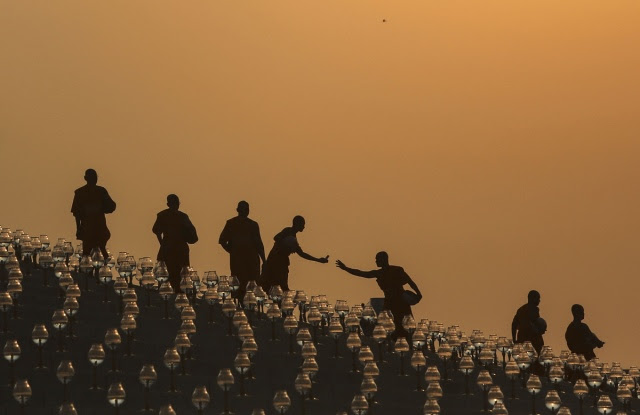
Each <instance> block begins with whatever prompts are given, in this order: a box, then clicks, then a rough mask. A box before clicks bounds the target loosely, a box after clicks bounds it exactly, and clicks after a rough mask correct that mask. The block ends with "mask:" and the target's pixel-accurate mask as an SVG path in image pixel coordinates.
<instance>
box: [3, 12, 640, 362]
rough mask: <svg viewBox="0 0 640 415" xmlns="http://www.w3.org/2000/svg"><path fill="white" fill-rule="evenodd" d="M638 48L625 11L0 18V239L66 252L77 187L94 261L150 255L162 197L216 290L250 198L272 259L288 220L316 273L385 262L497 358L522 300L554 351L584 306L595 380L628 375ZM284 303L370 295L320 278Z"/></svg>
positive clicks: (306, 268)
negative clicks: (108, 198)
mask: <svg viewBox="0 0 640 415" xmlns="http://www.w3.org/2000/svg"><path fill="white" fill-rule="evenodd" d="M383 19H386V22H385V23H383V22H382V20H383ZM639 25H640V3H638V2H637V1H636V0H613V1H601V0H599V1H593V0H581V1H576V0H565V1H561V2H558V1H555V0H554V1H547V0H537V1H518V2H514V1H507V0H493V1H492V0H487V1H484V0H482V1H480V0H467V1H455V0H448V1H446V2H443V1H434V0H426V1H406V2H383V1H370V0H369V1H359V0H354V1H348V2H345V1H340V2H338V1H328V2H327V1H323V2H310V1H302V2H301V1H280V0H276V1H269V2H267V1H257V0H256V1H249V0H242V1H234V2H226V1H210V0H207V1H205V0H199V1H187V2H177V1H167V0H162V1H157V0H154V1H150V0H148V1H143V0H136V1H109V2H106V1H93V2H82V1H65V0H59V1H56V2H46V1H28V0H22V1H19V2H16V1H11V0H0V51H1V52H2V53H0V74H1V75H2V76H1V77H0V97H1V98H0V149H1V150H2V155H3V157H2V166H3V171H4V173H5V174H4V178H5V181H4V185H3V190H4V192H3V194H4V197H3V201H4V203H2V204H1V205H0V224H1V225H2V226H9V227H12V228H13V229H15V228H24V229H25V230H26V231H27V232H31V233H37V234H39V233H48V234H49V235H51V236H53V237H58V236H65V237H68V238H71V237H73V235H74V221H73V217H72V216H71V214H70V213H69V209H70V206H71V199H72V196H73V190H74V189H75V188H76V187H79V186H80V185H82V184H83V183H82V174H83V171H84V169H86V168H87V167H94V168H95V169H96V170H97V171H98V174H99V176H100V184H102V185H104V186H105V187H107V188H108V190H109V191H110V193H111V195H112V196H113V198H114V199H115V200H116V202H117V203H118V209H117V211H116V212H115V213H114V214H113V215H110V216H109V217H108V223H109V226H110V228H111V232H112V234H113V237H112V240H111V241H110V244H109V246H110V248H111V249H112V251H118V250H127V251H129V252H131V253H133V254H134V255H136V256H137V257H140V256H144V255H155V253H156V250H157V246H156V244H157V241H156V240H155V236H154V235H153V234H152V233H151V231H150V229H151V225H152V224H153V221H154V219H155V213H157V212H158V211H159V210H161V209H163V208H164V199H165V196H166V194H168V193H171V192H175V193H177V194H178V195H179V196H180V197H181V199H182V208H183V210H184V211H185V212H187V213H188V214H189V215H190V216H191V218H192V220H193V222H194V223H195V225H196V226H197V227H198V230H199V233H200V242H199V243H198V244H197V245H195V246H193V247H192V262H193V264H194V266H195V267H196V268H197V269H198V270H200V271H201V272H202V271H205V270H209V269H216V270H218V272H219V273H226V272H228V261H227V257H226V256H225V253H224V251H223V250H222V249H221V248H220V247H219V246H218V245H217V238H218V235H219V232H220V230H221V229H222V226H223V225H224V221H225V220H226V219H228V218H229V217H231V216H233V214H234V213H235V211H234V208H235V204H236V203H237V201H238V200H240V199H246V200H248V201H249V202H250V203H251V207H252V217H253V218H254V219H256V220H257V221H258V222H259V223H260V225H261V229H262V233H263V239H264V241H265V245H266V246H267V249H269V248H270V247H271V238H272V237H273V235H274V234H275V233H277V232H278V231H280V230H281V229H282V228H283V227H284V226H288V225H289V223H290V220H291V218H292V217H293V216H294V215H295V214H302V215H304V216H305V217H306V218H307V229H306V230H305V232H304V233H303V234H301V235H300V237H299V240H300V242H301V245H302V246H303V248H305V250H307V251H308V252H310V253H311V254H313V255H316V256H319V255H325V254H330V255H331V260H333V259H337V258H340V259H342V260H344V261H345V262H346V263H347V264H348V265H350V266H354V267H359V268H365V269H366V268H373V267H374V266H375V264H374V261H373V257H374V255H375V253H376V252H377V251H379V250H382V249H384V250H387V251H388V252H389V254H390V256H391V262H392V263H394V264H398V265H402V266H404V267H405V269H406V270H407V272H408V273H409V274H410V275H412V276H413V277H414V279H415V280H416V282H417V283H418V284H419V285H420V287H421V289H422V290H423V292H424V293H425V299H424V300H423V302H422V303H421V304H420V305H419V306H418V307H416V309H415V314H416V316H417V317H421V318H422V317H424V318H429V319H437V320H439V321H442V322H444V323H445V324H446V325H451V324H460V325H461V326H462V328H463V330H466V331H467V332H470V331H471V330H472V329H474V328H481V329H483V330H484V331H485V333H486V334H489V333H497V334H499V335H508V333H509V327H510V322H511V318H512V316H513V312H514V311H515V309H516V308H517V307H518V306H519V305H521V304H522V303H523V302H524V301H525V299H526V293H527V291H528V290H529V289H532V288H535V289H538V290H539V291H540V292H541V293H542V303H541V314H542V316H543V317H545V318H546V319H547V321H548V323H549V332H548V334H547V336H546V341H547V344H550V345H551V346H552V347H553V348H554V350H555V351H556V352H559V351H560V349H562V348H564V347H565V345H564V341H563V336H564V330H565V327H566V325H567V324H568V322H569V320H570V318H571V317H570V311H569V308H570V306H571V304H573V303H574V302H581V303H582V304H583V305H584V306H585V308H586V314H587V318H586V322H587V323H589V324H590V326H591V327H592V329H593V330H594V331H595V332H596V333H597V334H598V335H600V337H601V338H602V339H603V340H605V341H606V342H607V345H606V346H605V348H604V349H602V350H601V351H600V352H599V355H600V357H602V358H603V359H604V360H606V361H612V360H620V361H621V362H623V364H627V365H628V364H631V363H633V364H640V360H639V359H638V357H637V355H636V354H635V349H636V346H635V342H636V341H638V340H640V339H639V338H638V335H637V333H638V332H639V330H638V329H639V327H638V324H637V323H636V319H635V318H634V316H635V314H636V308H635V304H636V303H637V292H638V289H639V288H640V282H638V279H637V275H638V271H640V260H639V259H638V255H637V251H638V246H639V243H638V235H640V219H638V212H639V211H640V196H639V194H638V192H637V184H638V183H639V182H640V180H639V179H640V167H639V163H638V162H637V159H638V155H639V154H640V152H639V150H640V140H639V139H638V136H639V132H640V121H639V117H638V115H637V108H639V107H640V77H638V73H640V54H638V53H637V45H638V44H640V32H639V31H638V30H637V27H638V26H639ZM290 281H291V285H292V287H298V288H305V289H307V291H308V292H309V293H326V294H328V295H329V296H330V298H332V299H337V298H346V299H349V300H351V301H364V300H366V298H368V297H369V296H372V295H379V294H380V292H379V290H378V288H377V286H376V285H375V283H373V282H372V281H366V280H361V279H357V278H355V277H350V276H348V275H347V274H345V273H343V272H340V271H339V270H338V269H336V268H335V267H334V266H333V261H331V262H330V264H329V265H321V264H316V263H308V262H304V261H303V260H302V259H299V258H294V259H292V266H291V274H290Z"/></svg>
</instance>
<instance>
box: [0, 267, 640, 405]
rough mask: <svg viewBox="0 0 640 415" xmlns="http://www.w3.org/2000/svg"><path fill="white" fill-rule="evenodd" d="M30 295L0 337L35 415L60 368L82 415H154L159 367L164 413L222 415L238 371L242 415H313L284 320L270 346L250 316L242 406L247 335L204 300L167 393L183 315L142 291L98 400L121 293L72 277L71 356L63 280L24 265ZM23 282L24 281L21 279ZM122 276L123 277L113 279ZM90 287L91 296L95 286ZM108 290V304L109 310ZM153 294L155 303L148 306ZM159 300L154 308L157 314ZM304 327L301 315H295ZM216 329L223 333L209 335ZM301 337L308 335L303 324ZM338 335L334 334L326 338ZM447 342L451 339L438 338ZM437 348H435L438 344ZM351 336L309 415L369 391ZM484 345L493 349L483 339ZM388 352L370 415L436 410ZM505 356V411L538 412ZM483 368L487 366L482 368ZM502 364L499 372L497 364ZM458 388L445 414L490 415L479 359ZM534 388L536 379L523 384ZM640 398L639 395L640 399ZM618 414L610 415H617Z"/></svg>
mask: <svg viewBox="0 0 640 415" xmlns="http://www.w3.org/2000/svg"><path fill="white" fill-rule="evenodd" d="M21 269H22V273H23V278H22V294H21V295H20V297H19V300H18V302H17V303H18V309H17V318H13V309H10V310H8V311H7V312H6V313H4V314H5V316H6V317H7V332H6V333H2V334H1V339H2V344H5V342H6V341H7V340H8V339H17V341H18V343H19V345H20V348H21V353H20V357H19V359H18V360H17V361H16V362H15V368H14V373H15V378H16V379H24V378H26V379H28V381H29V383H30V385H31V389H32V391H33V394H32V397H31V398H30V400H29V401H28V402H27V403H26V405H25V407H24V413H26V414H55V413H57V412H58V408H59V406H60V405H61V404H62V402H63V385H62V383H61V382H60V381H59V380H58V378H57V377H56V368H57V367H58V366H59V364H60V362H61V361H62V360H71V362H72V363H73V366H74V368H75V375H74V376H73V378H72V379H71V381H70V383H69V384H68V388H67V395H68V400H69V401H71V402H73V403H74V405H75V407H76V409H77V410H78V413H80V414H85V413H93V414H112V413H114V412H115V411H116V409H115V408H114V407H113V406H111V405H110V404H109V403H108V402H107V392H106V390H107V389H108V388H109V386H110V385H111V384H112V383H113V382H122V385H123V387H124V390H125V392H126V398H125V400H124V403H123V404H122V405H121V407H120V408H119V412H120V413H121V414H133V413H138V412H139V411H140V410H141V409H143V408H144V388H143V385H142V384H141V382H140V381H139V380H138V376H139V373H140V370H141V368H142V366H143V364H147V363H151V364H153V365H154V366H155V369H156V372H157V375H158V377H157V381H156V382H155V383H154V384H153V385H152V386H151V388H150V395H149V400H150V405H151V409H152V410H153V411H154V413H157V411H158V409H159V408H160V407H161V406H163V405H166V404H169V403H170V404H171V405H172V406H173V408H174V409H175V410H176V412H177V413H178V414H191V413H197V410H196V408H195V407H194V406H193V404H192V402H191V397H192V393H193V391H194V388H195V387H197V386H206V387H207V389H208V391H209V394H210V396H211V402H210V404H209V405H208V407H206V408H205V409H204V410H203V413H207V414H214V413H215V414H218V413H221V412H222V411H223V409H224V399H223V392H222V390H221V389H220V388H219V387H218V385H217V383H216V377H217V376H218V373H219V371H220V370H221V369H223V368H231V369H232V372H233V375H234V378H235V383H234V385H233V386H232V387H231V390H230V393H229V407H230V409H231V410H232V411H233V412H235V413H237V414H251V412H252V411H253V410H254V409H256V408H262V409H264V410H265V413H267V414H272V413H273V414H275V413H277V412H276V411H275V410H274V407H273V403H272V402H273V398H274V395H275V393H276V391H277V390H281V389H285V390H286V391H287V392H288V394H289V397H290V398H291V401H292V402H291V408H289V409H288V411H287V412H286V413H288V414H299V413H302V412H303V408H302V401H301V397H300V395H299V394H298V393H297V392H296V389H295V387H294V382H295V379H296V376H297V375H298V373H299V372H300V367H301V365H302V362H303V359H302V357H301V354H300V352H301V347H300V346H299V345H298V344H295V345H294V347H293V351H294V354H293V355H290V354H289V353H288V352H289V346H290V344H289V335H288V334H287V333H286V332H285V331H284V328H283V323H282V321H283V319H282V318H279V319H277V321H276V324H275V327H276V329H275V332H276V336H277V338H278V340H276V341H272V340H271V337H272V326H271V322H270V321H269V320H268V319H267V317H266V316H265V314H262V313H256V312H248V313H247V314H249V318H250V321H251V323H252V327H253V333H254V336H255V341H256V343H257V345H258V351H257V353H256V354H255V356H254V357H253V359H252V369H251V372H252V375H253V376H254V377H255V379H252V380H247V381H245V390H246V392H247V394H248V395H247V396H239V391H240V375H239V373H238V372H237V371H236V370H234V359H235V358H236V355H237V353H238V351H239V350H240V348H241V346H242V342H241V341H240V339H239V337H238V335H237V333H238V329H237V327H233V329H232V333H233V334H232V335H228V328H229V319H228V318H227V317H226V316H225V315H223V313H222V310H221V305H220V304H219V303H218V304H215V305H213V306H210V305H209V304H207V302H206V301H205V299H204V298H199V299H197V300H196V301H195V302H194V303H193V305H194V309H195V313H196V316H195V326H196V328H197V330H196V332H195V333H194V334H193V335H192V337H191V343H192V347H191V351H190V355H191V356H190V357H191V359H187V360H186V375H182V374H181V371H182V369H181V366H180V365H178V367H177V368H176V370H175V372H176V376H175V385H176V387H177V389H178V392H172V393H170V392H168V391H169V389H170V378H171V376H170V371H169V369H168V368H167V367H166V366H165V365H164V364H163V356H164V354H165V352H166V350H167V348H170V347H173V346H174V339H175V338H176V334H177V333H178V330H179V329H180V323H181V320H180V312H179V311H178V309H177V308H176V307H175V306H174V298H175V295H172V296H171V299H170V300H169V301H168V304H169V315H170V319H168V320H165V319H163V315H164V307H163V305H164V303H163V300H162V298H161V297H160V295H159V293H158V291H157V289H156V290H152V291H147V290H145V289H144V288H142V287H140V286H134V287H133V288H134V289H135V291H136V294H137V304H138V306H139V311H140V313H139V316H138V318H137V328H136V329H135V330H134V337H135V340H134V341H133V343H132V345H131V351H132V353H133V356H131V357H126V356H123V354H124V351H125V349H126V343H127V339H126V335H125V333H124V331H123V330H120V334H121V336H122V344H121V345H120V346H119V347H118V348H117V356H116V360H117V365H118V368H119V372H116V373H108V372H109V369H111V367H112V355H111V353H110V352H109V349H108V348H107V347H106V346H105V351H106V352H107V355H106V358H105V360H104V362H103V363H102V364H101V365H99V366H98V368H97V381H98V386H99V387H100V389H98V390H91V389H90V386H91V385H92V382H93V379H92V366H91V364H90V362H89V360H88V357H87V353H88V351H89V348H90V347H91V345H92V344H93V343H104V341H105V333H106V331H107V330H108V329H110V328H120V323H121V319H122V316H121V315H120V314H119V313H120V298H119V297H118V295H117V294H116V292H115V291H114V288H113V287H114V283H113V282H111V283H109V284H108V286H107V287H105V286H104V285H102V284H100V285H98V284H97V281H96V279H95V278H94V277H93V276H91V277H87V276H86V275H84V274H82V273H76V272H73V273H72V275H73V278H74V279H75V281H76V283H78V285H79V287H80V289H81V295H80V297H79V298H78V303H79V305H80V306H79V311H78V313H77V314H76V316H75V318H74V320H75V322H74V324H73V334H74V336H73V337H68V333H69V331H68V327H67V328H65V329H63V330H62V332H63V333H64V338H63V340H62V341H63V344H64V348H65V350H64V351H63V352H57V351H56V349H57V346H58V345H59V343H58V341H59V337H58V334H59V333H58V332H56V330H55V329H54V328H53V326H52V315H53V313H54V311H55V310H57V309H61V308H62V306H63V303H64V298H62V297H61V296H60V295H59V294H60V292H61V291H60V288H59V286H58V278H56V277H54V276H53V272H52V271H47V274H48V277H47V279H48V282H49V284H48V286H47V287H45V286H44V284H43V281H44V276H43V273H44V272H45V271H43V270H42V269H37V268H33V266H32V265H30V264H29V263H27V264H22V265H21ZM2 272H3V291H4V290H6V281H7V278H8V277H9V273H8V272H7V270H6V269H3V270H2ZM15 275H17V274H16V273H15V272H14V273H13V276H14V277H15ZM115 275H116V273H115V272H114V276H115ZM86 283H88V289H85V284H86ZM105 288H106V291H107V296H108V299H109V302H108V303H105V302H103V299H104V296H105V294H104V293H105ZM148 294H150V296H149V297H147V295H148ZM148 299H149V300H150V303H151V306H150V307H149V306H147V301H148ZM210 312H212V314H210ZM293 314H294V315H295V316H296V317H298V315H299V313H298V309H297V308H296V309H294V313H293ZM211 316H212V317H213V320H214V322H213V323H209V321H208V320H209V318H210V317H211ZM361 322H362V324H363V326H364V327H363V328H364V330H363V335H362V336H361V339H362V345H369V346H370V347H371V350H372V351H373V353H374V355H375V359H376V360H377V359H378V353H379V352H378V350H379V349H378V344H377V343H376V342H375V340H374V339H373V338H372V337H371V328H372V327H373V324H371V325H370V326H369V325H367V324H366V322H365V321H364V320H361ZM37 323H43V324H45V325H46V327H47V330H48V331H49V338H48V341H47V342H46V344H45V345H44V348H43V357H44V364H45V365H46V366H47V369H35V366H36V365H37V363H38V349H37V347H36V346H35V344H34V342H33V341H32V339H31V336H32V330H33V328H34V325H35V324H37ZM299 327H300V328H302V327H308V328H309V329H310V331H311V332H313V330H312V329H311V327H310V325H309V324H307V323H303V322H300V323H299ZM327 333H328V332H327ZM442 335H444V333H441V334H440V336H442ZM429 336H434V337H437V336H438V335H437V333H430V334H429V335H428V336H427V338H429ZM346 338H347V333H346V329H345V332H342V331H341V332H340V333H339V334H338V353H339V355H340V357H338V358H335V352H336V349H335V342H334V339H333V338H332V337H329V336H327V335H323V334H322V330H319V332H318V342H317V352H318V354H317V357H316V360H317V363H318V367H319V370H318V372H317V375H316V376H315V378H314V383H313V395H314V397H315V400H313V401H306V402H305V405H304V406H305V408H304V410H305V411H306V413H307V414H335V413H338V412H339V411H348V412H349V413H351V411H350V409H349V407H350V405H351V402H352V399H353V398H354V395H356V394H359V393H360V385H361V382H362V380H363V375H362V373H361V371H362V368H363V366H362V365H361V364H360V363H359V362H357V363H356V368H357V369H358V371H359V372H357V373H352V372H351V370H352V368H353V365H352V355H351V351H350V350H349V349H347V346H346V343H345V340H346ZM485 340H486V339H485ZM439 344H440V342H439V341H437V340H436V341H435V344H434V349H435V350H437V349H438V347H439ZM384 348H385V349H386V350H387V352H386V353H385V355H384V358H385V361H384V362H381V363H379V364H378V367H379V369H380V376H378V377H377V378H376V379H375V382H376V384H377V387H378V391H377V393H376V395H375V403H374V404H373V408H371V409H370V411H369V412H368V413H377V414H422V413H423V406H424V404H425V401H426V393H425V392H424V391H416V387H417V382H418V379H420V383H421V385H422V386H423V387H424V388H425V389H426V382H425V380H424V369H422V370H421V374H420V375H419V376H417V374H416V371H415V370H414V369H413V368H412V367H411V365H410V364H409V358H408V357H407V356H405V359H404V372H405V374H406V375H405V376H400V375H399V371H400V358H399V356H398V355H397V354H395V353H389V352H388V346H386V345H385V346H384ZM424 352H425V353H424V354H425V357H426V359H427V362H426V365H427V366H429V365H437V367H438V369H439V370H440V373H441V374H442V377H443V378H444V364H443V361H442V360H441V359H440V358H439V357H438V355H437V353H434V352H433V350H431V349H430V347H429V345H428V344H427V346H426V347H425V348H424ZM493 355H494V356H496V355H497V356H498V358H497V362H496V361H495V360H492V361H491V362H490V363H489V364H488V368H489V371H490V374H491V377H492V380H493V383H494V384H495V385H499V386H500V387H501V389H502V391H503V393H504V395H505V401H504V402H505V406H506V408H507V409H508V411H509V413H511V414H528V413H531V411H532V400H531V396H530V395H529V394H528V393H527V392H526V390H525V389H524V388H523V386H522V382H521V381H520V379H518V380H517V381H516V382H515V387H516V395H517V399H516V400H511V399H509V398H510V395H511V390H512V389H511V383H510V381H509V380H508V379H507V378H506V377H505V374H504V372H503V369H502V363H501V358H500V352H497V353H493ZM476 357H477V356H476ZM496 363H497V364H496ZM447 367H448V376H447V377H448V380H444V379H443V380H442V381H441V385H442V390H443V397H442V398H441V399H440V400H439V404H440V408H441V412H440V413H443V414H475V413H482V409H483V401H484V399H483V394H482V392H481V391H480V390H479V388H478V386H477V385H476V380H477V377H478V372H479V371H480V370H481V366H480V359H474V366H473V369H472V371H471V373H470V375H469V377H468V381H469V385H470V392H471V394H470V395H465V377H464V375H463V374H462V373H461V372H460V371H459V370H454V369H453V365H452V363H451V362H449V363H448V365H447ZM10 376H11V374H10V370H9V363H8V361H7V360H6V359H3V361H2V362H1V363H0V377H1V379H0V382H1V383H2V387H1V389H0V402H1V404H0V405H1V406H0V408H1V413H2V414H16V413H20V407H19V405H18V403H17V402H16V401H15V400H14V399H13V397H12V388H11V387H9V385H8V381H9V378H10ZM525 376H526V377H528V376H529V375H528V373H526V374H525ZM541 379H542V391H541V392H540V393H539V394H538V396H537V397H536V399H535V405H536V408H537V412H538V413H551V411H549V410H547V409H546V408H545V404H544V397H545V395H546V393H547V391H548V390H549V389H550V387H551V385H550V382H549V380H548V379H547V378H546V377H544V376H543V377H541ZM572 389H573V385H572V383H571V382H569V381H568V380H563V381H561V382H560V383H559V386H558V390H559V394H560V398H561V400H562V403H563V404H564V405H566V406H568V407H569V408H570V409H571V412H572V413H573V414H578V413H579V411H578V399H577V398H576V397H575V396H574V394H573V392H572ZM609 393H610V395H611V398H612V400H613V402H614V405H615V406H616V409H617V408H621V404H620V403H618V402H617V401H616V398H615V392H614V389H613V388H611V389H610V390H609ZM634 396H635V392H634ZM593 401H594V398H593V397H590V396H587V397H586V398H585V403H584V413H585V414H595V413H597V411H596V409H595V408H593V405H592V404H593ZM631 404H632V406H633V407H634V408H636V407H637V406H638V405H637V399H635V398H634V399H633V402H631ZM610 413H611V412H610Z"/></svg>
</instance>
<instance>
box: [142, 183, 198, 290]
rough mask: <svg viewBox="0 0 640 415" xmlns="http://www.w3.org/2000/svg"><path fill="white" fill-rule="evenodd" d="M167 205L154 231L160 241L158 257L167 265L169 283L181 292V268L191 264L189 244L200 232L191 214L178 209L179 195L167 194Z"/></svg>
mask: <svg viewBox="0 0 640 415" xmlns="http://www.w3.org/2000/svg"><path fill="white" fill-rule="evenodd" d="M167 206H168V207H169V208H168V209H165V210H163V211H161V212H160V213H158V216H157V218H156V222H155V223H154V224H153V229H152V231H153V233H155V234H156V236H157V237H158V242H159V243H160V249H159V250H158V256H157V259H158V261H164V262H165V264H166V265H167V270H168V271H169V283H170V284H171V287H173V290H174V291H175V292H181V290H180V270H181V269H182V267H185V266H189V244H193V243H196V242H198V234H197V232H196V228H195V226H193V224H192V223H191V220H190V219H189V216H187V214H186V213H183V212H181V211H179V210H178V208H179V207H180V199H179V198H178V196H176V195H174V194H170V195H169V196H167Z"/></svg>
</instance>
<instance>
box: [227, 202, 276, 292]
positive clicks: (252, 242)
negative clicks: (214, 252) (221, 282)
mask: <svg viewBox="0 0 640 415" xmlns="http://www.w3.org/2000/svg"><path fill="white" fill-rule="evenodd" d="M236 211H237V212H238V216H236V217H235V218H231V219H229V220H228V221H227V223H226V225H224V229H223V230H222V233H221V234H220V239H219V241H218V242H219V243H220V245H222V248H224V250H225V251H227V252H228V253H229V265H230V268H231V275H235V276H236V277H238V280H239V281H240V289H239V290H238V291H239V292H238V295H239V298H240V300H242V298H243V297H244V292H245V289H246V287H247V282H249V281H251V280H256V281H257V280H258V277H260V260H261V259H262V262H263V263H264V262H265V256H264V245H263V244H262V238H261V237H260V227H259V226H258V223H257V222H256V221H253V220H251V219H249V203H247V202H245V201H244V200H242V201H240V202H239V203H238V208H237V209H236Z"/></svg>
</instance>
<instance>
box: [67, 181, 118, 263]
mask: <svg viewBox="0 0 640 415" xmlns="http://www.w3.org/2000/svg"><path fill="white" fill-rule="evenodd" d="M84 180H85V181H86V182H87V184H86V185H84V186H82V187H81V188H79V189H77V190H76V191H75V195H74V196H73V203H72V205H71V213H73V216H74V217H75V219H76V238H77V239H79V240H81V241H82V251H83V252H82V254H83V255H91V251H92V250H93V249H94V248H98V249H100V251H101V252H102V256H103V257H104V259H105V261H106V260H107V257H108V254H107V241H108V240H109V238H110V237H111V232H109V228H107V219H106V217H105V214H107V213H113V212H114V211H115V210H116V202H114V201H113V199H111V196H109V192H107V189H105V188H104V187H102V186H98V185H97V183H98V173H96V171H95V170H94V169H87V170H86V171H85V173H84Z"/></svg>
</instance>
